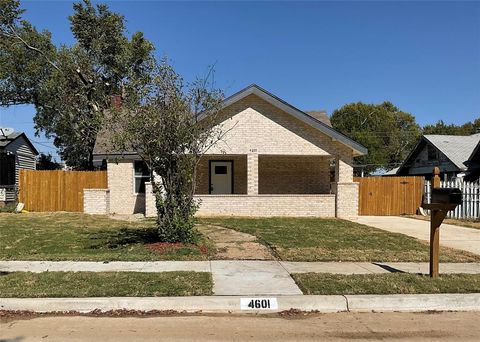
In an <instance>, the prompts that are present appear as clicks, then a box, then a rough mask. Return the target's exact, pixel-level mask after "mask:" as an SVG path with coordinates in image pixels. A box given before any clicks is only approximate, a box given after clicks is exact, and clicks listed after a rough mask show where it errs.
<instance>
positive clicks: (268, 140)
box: [84, 85, 367, 218]
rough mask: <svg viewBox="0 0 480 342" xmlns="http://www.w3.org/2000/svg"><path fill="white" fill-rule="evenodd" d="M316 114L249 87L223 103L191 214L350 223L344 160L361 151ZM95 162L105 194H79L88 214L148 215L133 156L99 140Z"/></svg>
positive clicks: (144, 178)
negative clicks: (218, 132)
mask: <svg viewBox="0 0 480 342" xmlns="http://www.w3.org/2000/svg"><path fill="white" fill-rule="evenodd" d="M317 114H318V113H313V114H311V115H309V114H307V113H305V112H302V111H301V110H299V109H297V108H295V107H293V106H292V105H290V104H288V103H286V102H285V101H283V100H281V99H280V98H278V97H276V96H274V95H272V94H271V93H269V92H267V91H266V90H264V89H262V88H260V87H259V86H257V85H251V86H249V87H247V88H245V89H243V90H241V91H239V92H238V93H236V94H234V95H232V96H230V97H229V98H227V99H226V100H225V101H224V103H223V107H222V111H221V114H220V120H219V121H218V122H219V123H218V125H219V128H220V129H222V130H224V132H225V136H224V138H223V139H222V140H221V141H220V142H218V143H217V144H216V145H215V146H213V147H212V148H210V149H209V150H208V151H207V153H206V154H205V155H204V156H203V157H202V160H201V162H200V165H199V170H198V175H197V188H196V198H197V199H198V200H199V201H200V209H199V211H198V213H197V214H198V215H200V216H202V215H203V216H211V215H236V216H313V217H342V218H352V217H355V216H357V214H358V183H355V182H353V168H352V160H353V157H355V156H360V155H364V154H366V153H367V150H366V148H365V147H363V146H361V145H360V144H358V143H357V142H355V141H353V140H351V139H349V138H348V137H346V136H344V135H342V134H341V133H339V132H338V131H336V130H335V129H333V128H332V127H331V126H330V125H329V124H328V123H325V122H324V121H325V120H322V119H323V118H321V117H320V118H319V117H318V115H317ZM95 160H96V161H97V162H101V161H103V162H106V163H107V171H108V189H107V190H105V189H90V190H85V196H84V198H85V206H84V207H85V208H88V209H86V210H87V211H88V212H90V213H99V214H100V213H101V214H105V213H118V214H132V213H144V214H145V215H146V216H154V215H155V210H156V209H155V204H154V198H153V194H152V190H151V185H150V183H149V182H148V170H145V168H144V166H143V163H142V161H141V160H139V158H138V156H136V155H135V153H129V152H123V153H110V152H108V151H106V150H105V149H104V148H103V147H102V139H99V143H98V144H97V146H96V147H95ZM333 164H334V165H335V172H334V174H335V175H334V178H333V179H332V178H331V172H330V169H331V165H333Z"/></svg>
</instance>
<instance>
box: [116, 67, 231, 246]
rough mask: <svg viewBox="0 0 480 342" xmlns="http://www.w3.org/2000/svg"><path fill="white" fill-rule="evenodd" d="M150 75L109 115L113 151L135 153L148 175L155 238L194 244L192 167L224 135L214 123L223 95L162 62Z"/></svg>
mask: <svg viewBox="0 0 480 342" xmlns="http://www.w3.org/2000/svg"><path fill="white" fill-rule="evenodd" d="M151 76H152V77H150V78H145V79H143V80H142V82H137V83H136V84H131V87H127V88H126V93H125V97H124V102H123V105H122V108H121V109H120V110H116V111H115V112H113V113H112V115H113V120H111V121H110V122H111V123H112V126H110V130H111V131H112V132H115V134H114V136H113V139H112V140H113V145H114V146H115V148H114V149H115V150H120V151H134V152H136V153H137V154H138V155H139V156H140V157H141V158H142V159H143V160H144V161H145V163H146V164H147V166H148V168H149V170H150V171H151V182H152V188H153V192H154V195H155V199H156V207H157V227H158V234H159V238H160V240H161V241H167V242H179V241H180V242H193V241H195V239H196V237H197V236H196V232H195V230H194V224H193V223H194V222H193V215H194V214H195V212H196V210H197V203H196V202H195V200H194V197H193V195H194V193H195V180H196V174H197V166H198V162H199V160H200V158H201V157H202V155H203V154H204V153H205V152H206V151H207V150H208V148H209V147H211V146H212V145H213V144H215V143H216V142H217V141H218V140H220V139H221V138H222V136H223V134H224V133H222V131H221V130H220V129H216V128H214V127H215V125H214V124H213V123H214V122H215V118H216V117H217V113H218V111H219V109H220V104H221V101H222V98H223V95H222V92H221V91H218V90H215V89H213V87H212V86H211V85H209V83H208V82H207V81H206V80H197V81H195V82H193V83H192V84H190V85H187V84H185V82H184V81H183V79H182V78H181V77H180V75H178V74H177V73H176V72H175V70H174V69H173V68H172V67H171V66H170V65H168V64H167V63H166V62H165V61H163V62H161V63H159V65H158V67H156V68H155V70H154V72H153V73H152V75H151ZM207 80H208V77H207ZM200 116H202V117H203V119H202V120H201V121H200V120H199V118H200Z"/></svg>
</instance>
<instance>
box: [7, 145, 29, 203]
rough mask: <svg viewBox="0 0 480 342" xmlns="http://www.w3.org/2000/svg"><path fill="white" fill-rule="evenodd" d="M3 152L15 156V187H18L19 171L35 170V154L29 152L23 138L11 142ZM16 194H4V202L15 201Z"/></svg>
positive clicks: (14, 192) (12, 191) (10, 192)
mask: <svg viewBox="0 0 480 342" xmlns="http://www.w3.org/2000/svg"><path fill="white" fill-rule="evenodd" d="M5 151H8V152H11V153H13V154H15V185H16V186H18V185H19V178H20V170H21V169H26V170H35V168H36V162H35V153H34V152H33V151H32V150H31V148H30V146H29V144H28V142H27V141H26V140H25V138H24V137H23V136H20V137H18V138H17V139H15V140H13V141H12V142H11V143H9V144H8V145H7V146H6V147H5ZM16 197H17V194H16V191H15V190H9V191H7V192H6V202H13V201H15V200H16Z"/></svg>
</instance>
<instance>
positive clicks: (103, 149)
mask: <svg viewBox="0 0 480 342" xmlns="http://www.w3.org/2000/svg"><path fill="white" fill-rule="evenodd" d="M252 94H254V95H257V96H258V97H260V98H261V99H263V100H265V101H267V102H268V103H270V104H271V105H273V106H275V107H277V108H279V109H281V110H282V111H284V112H286V113H288V114H290V115H292V116H294V117H295V118H297V119H299V120H301V121H303V122H304V123H306V124H308V125H310V126H312V127H314V128H316V129H317V130H319V131H321V132H322V133H324V134H326V135H327V136H329V137H330V138H331V139H332V140H334V141H338V142H340V143H341V144H343V145H346V146H347V147H349V148H351V149H352V150H353V152H354V155H356V156H360V155H365V154H367V152H368V150H367V148H366V147H364V146H362V145H361V144H359V143H357V142H356V141H354V140H352V139H350V138H349V137H347V136H346V135H344V134H342V133H340V132H338V131H337V130H335V129H334V128H333V127H332V126H331V123H330V119H329V118H328V115H327V113H325V112H323V111H312V112H309V113H310V114H309V113H308V112H303V111H301V110H300V109H298V108H296V107H294V106H292V105H291V104H289V103H287V102H285V101H283V100H282V99H280V98H279V97H277V96H275V95H273V94H272V93H270V92H268V91H266V90H265V89H263V88H261V87H259V86H258V85H256V84H252V85H250V86H248V87H246V88H244V89H242V90H240V91H238V92H237V93H235V94H233V95H231V96H229V97H227V98H226V99H225V100H224V101H223V103H222V106H221V108H222V109H223V108H225V107H228V106H230V105H231V104H233V103H235V102H237V101H240V100H241V99H243V98H245V97H247V96H249V95H252ZM206 117H207V114H205V113H203V114H200V115H199V117H198V119H199V120H202V119H204V118H206ZM110 135H111V134H110V132H107V131H106V130H102V131H100V133H99V134H98V136H97V142H96V144H95V147H94V152H93V153H94V155H96V156H97V158H95V159H96V160H99V157H103V156H107V155H129V156H134V155H136V153H135V152H131V151H123V152H118V151H116V152H114V151H112V150H111V146H110V145H111V144H110V142H109V141H110Z"/></svg>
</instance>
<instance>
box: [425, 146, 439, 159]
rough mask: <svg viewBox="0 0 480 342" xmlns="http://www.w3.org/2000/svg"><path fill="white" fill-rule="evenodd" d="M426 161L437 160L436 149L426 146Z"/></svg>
mask: <svg viewBox="0 0 480 342" xmlns="http://www.w3.org/2000/svg"><path fill="white" fill-rule="evenodd" d="M427 154H428V160H437V159H438V157H437V149H436V148H435V147H433V146H430V145H427Z"/></svg>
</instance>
